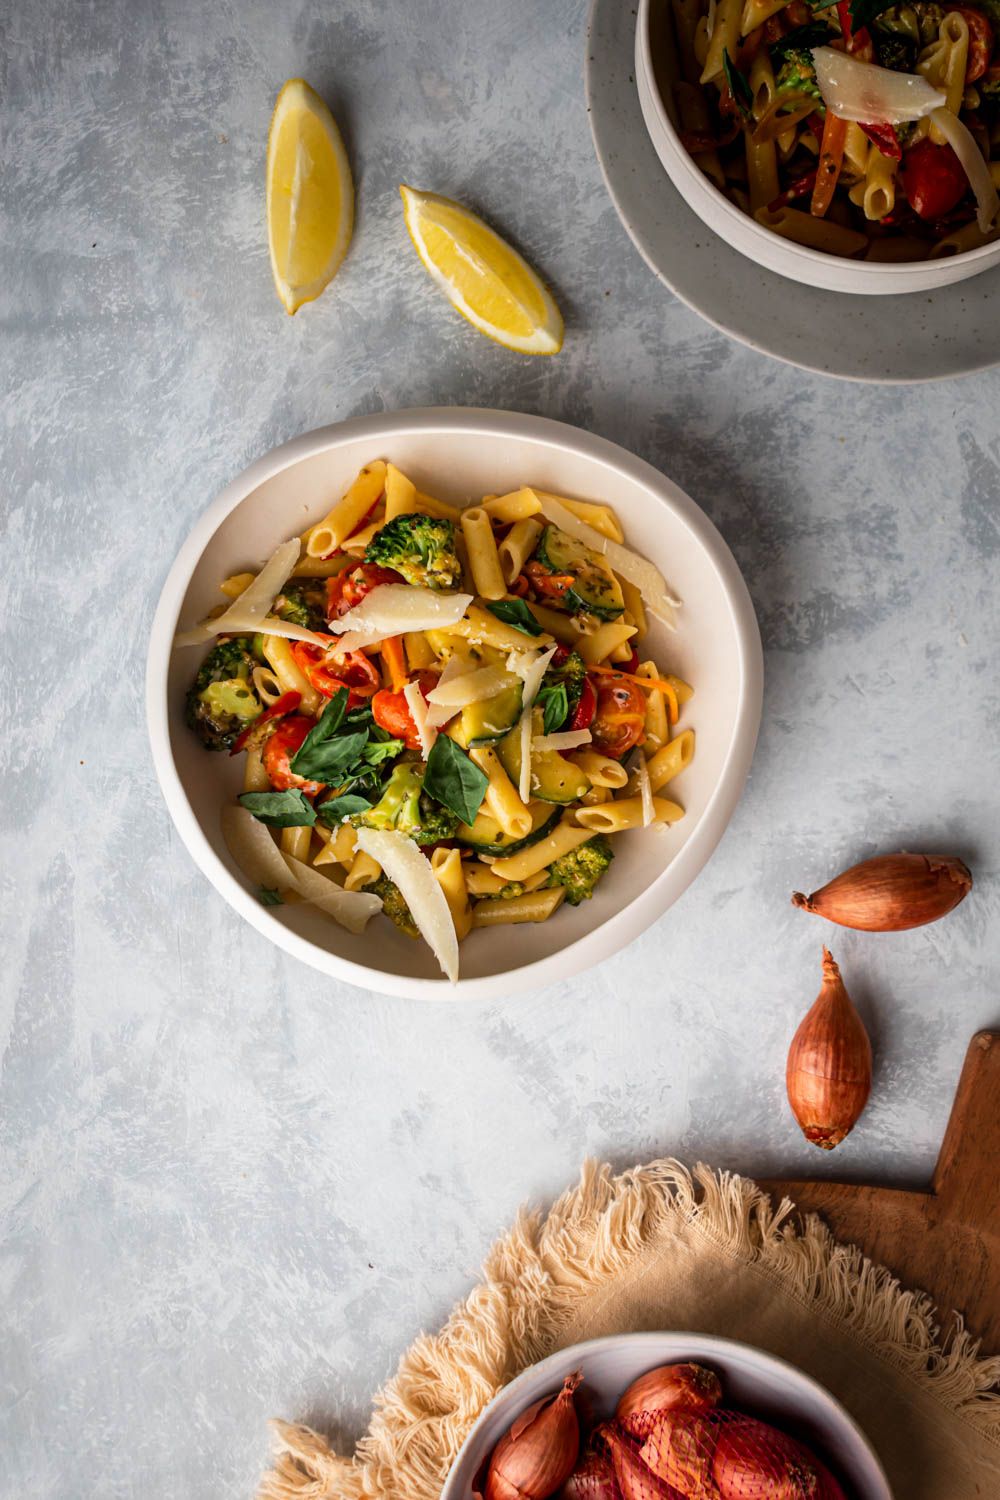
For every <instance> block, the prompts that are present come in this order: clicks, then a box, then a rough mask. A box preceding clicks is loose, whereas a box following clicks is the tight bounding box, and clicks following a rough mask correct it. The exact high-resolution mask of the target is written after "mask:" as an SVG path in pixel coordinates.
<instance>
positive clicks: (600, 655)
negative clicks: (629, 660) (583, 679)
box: [576, 620, 635, 666]
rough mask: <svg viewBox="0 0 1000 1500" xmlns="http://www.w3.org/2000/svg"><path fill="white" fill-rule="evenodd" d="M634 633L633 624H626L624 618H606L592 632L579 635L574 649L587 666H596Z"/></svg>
mask: <svg viewBox="0 0 1000 1500" xmlns="http://www.w3.org/2000/svg"><path fill="white" fill-rule="evenodd" d="M634 635H635V626H634V625H626V624H625V622H624V620H606V621H605V622H604V623H603V624H601V625H599V626H598V627H597V629H596V630H594V631H593V632H592V633H590V634H587V635H581V637H580V639H579V641H578V643H577V648H576V649H577V650H578V651H579V653H580V655H581V656H582V657H583V659H584V661H585V662H586V663H587V665H588V666H596V665H597V664H598V662H602V661H604V660H605V658H606V657H608V656H610V655H611V653H612V651H614V650H615V648H616V647H618V646H622V645H624V644H625V642H626V641H630V640H631V639H632V637H633V636H634Z"/></svg>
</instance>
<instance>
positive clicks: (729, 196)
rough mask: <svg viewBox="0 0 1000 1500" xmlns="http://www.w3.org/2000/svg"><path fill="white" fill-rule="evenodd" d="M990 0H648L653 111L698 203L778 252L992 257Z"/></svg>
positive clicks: (816, 281) (997, 118)
mask: <svg viewBox="0 0 1000 1500" xmlns="http://www.w3.org/2000/svg"><path fill="white" fill-rule="evenodd" d="M994 5H995V0H972V3H971V4H969V5H965V4H961V5H958V4H951V3H947V4H937V3H936V0H913V3H912V4H910V5H904V6H886V5H885V4H884V3H882V0H830V3H827V4H824V3H822V0H815V3H814V0H808V3H807V0H640V10H639V21H638V30H637V33H636V61H637V81H638V88H639V97H640V103H641V106H642V111H643V116H644V119H645V121H646V125H647V129H648V131H649V134H650V137H651V139H652V141H653V144H654V146H655V148H656V151H657V154H658V155H659V157H660V160H661V162H662V163H663V165H664V166H665V168H666V169H667V171H668V173H669V175H670V176H671V178H672V180H673V181H674V183H675V185H676V186H677V187H678V188H679V189H680V191H681V192H682V193H683V194H684V196H685V198H686V199H687V201H688V202H689V203H690V205H691V207H692V208H694V209H695V211H696V212H697V213H698V214H700V216H701V217H702V218H703V219H704V220H705V221H706V222H707V223H708V224H709V225H711V227H712V228H713V229H715V230H716V231H717V232H718V233H719V234H721V235H722V237H723V238H724V239H726V240H727V241H728V243H729V244H731V245H733V246H734V248H736V249H738V250H741V251H742V252H743V253H744V254H746V255H749V256H751V257H752V258H754V259H755V260H757V261H758V262H759V263H761V264H762V265H765V266H767V267H768V268H770V269H772V270H775V271H778V272H780V273H781V274H784V275H787V276H791V277H793V278H794V279H795V280H798V281H803V282H806V283H807V284H810V285H813V286H818V287H824V288H827V289H829V290H835V291H853V292H860V293H898V292H906V291H917V290H926V289H928V288H932V287H935V286H944V285H946V284H948V283H949V282H953V281H958V280H961V279H963V278H965V277H967V276H971V275H974V274H976V273H977V272H979V271H981V270H984V269H987V268H988V267H989V266H991V265H994V264H997V263H998V262H1000V222H998V209H1000V199H998V194H997V186H998V183H1000V49H998V47H997V43H996V35H997V34H996V32H995V30H994V19H997V20H1000V7H998V8H997V9H996V16H995V18H994V17H992V16H991V8H993V7H994ZM994 158H996V159H994Z"/></svg>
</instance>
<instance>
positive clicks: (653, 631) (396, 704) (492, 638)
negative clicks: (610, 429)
mask: <svg viewBox="0 0 1000 1500" xmlns="http://www.w3.org/2000/svg"><path fill="white" fill-rule="evenodd" d="M484 429H485V437H486V438H487V440H486V441H484ZM504 433H506V434H508V436H507V437H506V438H505V437H504V436H503V434H504ZM581 448H585V449H587V450H589V451H588V454H587V456H584V454H583V453H581V452H580V451H576V452H574V451H573V450H574V449H576V450H579V449H581ZM491 456H492V457H491ZM622 465H624V466H625V470H626V471H627V470H628V469H629V468H630V467H631V466H635V467H636V469H637V470H638V471H639V472H638V473H637V474H636V475H634V476H633V477H631V478H628V477H626V474H625V473H623V472H622V468H621V466H622ZM647 473H648V476H651V477H652V479H653V493H655V490H656V489H657V488H659V489H661V490H662V488H663V487H665V486H666V487H667V488H668V489H672V487H670V486H668V484H667V482H666V481H664V480H663V479H662V477H660V476H655V474H654V471H652V470H649V471H647V470H646V466H645V465H641V464H639V463H638V461H637V460H633V459H630V458H629V457H628V455H625V454H622V453H621V452H620V450H617V449H614V448H613V447H612V445H609V444H603V443H600V442H599V441H598V440H596V439H592V438H586V437H585V436H584V435H583V434H575V433H573V431H572V429H566V428H562V427H561V426H560V425H559V424H554V423H547V422H541V421H539V420H538V419H528V418H521V417H514V416H508V415H501V414H496V415H495V416H494V415H491V414H485V413H484V414H479V413H451V412H449V413H440V414H436V413H426V414H412V415H407V416H405V417H403V418H397V419H370V420H368V421H366V422H359V423H347V424H344V425H343V426H342V427H340V428H334V429H330V430H328V431H327V432H326V433H320V434H313V435H310V437H309V438H307V439H301V440H299V442H298V443H297V444H291V445H288V447H287V448H286V449H285V450H279V452H278V453H277V454H275V455H271V456H270V457H269V459H268V460H265V461H262V465H257V466H255V469H254V470H251V471H249V473H248V475H247V476H244V478H243V479H242V480H241V481H237V483H236V485H235V486H232V487H230V491H228V492H227V493H226V495H224V496H223V497H220V501H218V502H217V504H216V508H215V510H214V512H210V515H209V517H208V518H206V522H205V523H204V524H203V526H202V527H201V528H199V529H198V531H196V533H195V535H194V537H193V538H192V540H191V542H190V543H189V547H188V549H187V550H186V552H184V553H182V555H181V557H180V558H179V559H178V563H177V564H176V565H175V569H174V573H173V574H172V576H171V580H168V584H167V587H166V588H165V590H164V596H163V599H162V601H161V606H160V610H159V612H158V617H157V621H156V623H155V626H154V632H153V643H152V645H151V654H150V672H149V695H150V696H149V714H150V726H151V734H152V740H153V745H154V753H155V758H156V762H157V769H158V772H159V775H160V779H161V784H162V785H163V787H164V791H165V793H166V795H167V801H168V804H169V805H170V808H171V812H172V813H173V815H174V818H175V821H176V822H177V824H178V827H179V829H180V831H181V833H182V834H183V836H184V837H185V840H186V841H187V842H188V845H189V847H190V848H191V850H192V852H193V853H194V854H195V856H196V858H198V860H199V862H200V863H201V864H202V867H203V868H204V869H205V870H206V873H208V874H209V875H210V877H211V878H212V879H213V880H214V881H215V883H216V884H217V885H218V886H219V887H220V889H221V890H222V891H223V893H224V894H225V895H226V896H227V898H228V899H230V901H232V903H233V904H234V905H236V906H237V907H238V909H240V910H241V912H243V914H244V915H246V916H248V917H249V918H250V920H251V921H253V922H254V925H255V926H258V927H259V928H261V929H262V930H263V931H265V932H267V934H268V935H269V936H271V937H272V938H274V939H275V940H276V941H278V942H279V943H281V944H282V946H284V947H286V948H289V949H290V950H291V951H293V952H295V953H297V954H298V955H299V956H301V957H304V958H306V959H307V960H309V961H311V962H313V963H315V964H316V965H317V966H318V967H320V968H323V969H325V970H326V971H327V972H329V973H332V974H335V975H337V976H338V977H341V978H345V979H352V980H354V981H355V982H358V983H361V984H364V985H367V986H368V987H371V988H378V989H387V990H390V991H395V992H399V993H406V994H430V995H435V996H441V997H449V996H453V995H460V994H489V993H493V994H496V993H501V992H503V991H504V990H505V989H509V988H510V984H511V981H512V979H514V976H516V983H517V985H518V986H519V987H523V986H526V985H529V984H538V983H543V982H545V981H546V980H547V979H551V978H555V977H561V976H563V975H565V974H566V973H569V972H572V971H573V969H574V968H577V967H580V966H581V965H584V964H587V963H589V962H592V961H593V960H594V958H596V957H600V956H603V955H604V954H605V953H609V952H611V951H614V949H615V948H616V947H618V946H620V945H621V943H622V942H624V941H627V940H628V939H629V937H631V936H633V935H634V934H635V932H636V931H639V930H641V929H642V927H644V926H645V925H648V922H649V921H650V920H652V918H653V916H655V915H658V914H659V912H660V911H661V910H663V909H665V905H667V904H669V901H670V900H672V899H673V898H674V896H675V895H676V894H677V893H679V890H680V889H683V887H684V885H686V884H687V883H688V881H689V880H690V879H691V878H693V874H694V873H695V872H696V870H697V868H699V867H700V864H701V863H703V862H704V859H705V858H707V856H708V853H709V852H710V850H711V847H712V846H713V844H714V842H715V841H716V839H717V838H718V836H719V834H720V833H721V831H722V828H723V827H724V825H725V821H726V818H727V817H728V811H729V810H730V808H731V805H732V804H733V803H734V802H735V798H736V796H737V795H738V792H739V789H740V787H741V785H742V780H743V777H744V776H745V771H746V767H747V764H748V762H749V753H750V751H751V750H752V742H753V737H754V735H755V732H756V721H757V717H758V716H759V693H760V674H759V641H758V639H757V636H756V630H755V627H754V625H753V620H752V611H750V608H749V603H748V601H747V599H746V595H745V590H744V589H743V586H742V582H741V580H740V579H739V575H738V573H736V570H735V565H734V564H733V563H732V559H731V557H730V556H729V554H728V553H727V552H726V550H725V548H724V545H723V544H722V543H721V540H720V539H719V538H718V537H717V535H716V534H715V533H714V532H713V531H712V528H711V527H710V526H709V524H708V523H707V522H706V521H705V520H704V517H702V516H701V514H700V512H698V511H697V508H696V507H694V506H693V505H692V503H691V502H690V501H687V499H686V497H680V496H679V492H677V495H678V497H679V502H680V503H679V506H678V510H677V511H676V512H675V522H674V526H673V527H670V526H668V527H667V528H666V530H667V532H668V534H669V533H671V532H672V531H674V530H676V531H677V533H678V536H680V537H682V538H683V545H681V547H680V550H679V553H678V555H679V556H680V557H682V558H684V557H685V556H689V561H688V562H686V563H685V564H684V565H683V568H682V572H683V574H684V575H685V576H686V577H687V578H688V579H690V580H691V581H692V582H693V583H694V584H695V585H696V587H698V588H699V589H700V593H699V595H698V596H697V603H695V604H694V605H693V606H692V607H689V606H688V605H687V604H685V606H684V607H683V608H680V607H679V605H680V595H681V584H680V582H678V583H675V582H674V581H673V578H672V577H671V578H670V581H669V582H668V581H667V578H668V576H669V575H668V573H667V570H666V569H665V568H664V569H663V571H661V568H660V566H658V565H657V563H656V562H655V561H653V560H651V559H650V558H649V557H647V556H646V555H645V554H644V552H643V551H641V550H640V549H639V548H638V547H633V546H631V545H630V543H631V541H632V538H631V536H630V535H629V529H630V516H631V515H638V514H640V508H641V504H642V497H643V492H644V491H645V495H646V497H647V499H646V503H647V504H648V496H649V493H650V490H649V486H648V484H645V485H644V484H643V483H642V480H641V479H640V478H639V474H641V475H642V477H643V478H646V476H647ZM557 480H560V481H568V482H566V483H560V484H559V487H558V489H557V488H556V481H557ZM511 481H513V482H511ZM623 499H624V501H625V505H624V507H623V505H622V502H623ZM654 506H655V501H654ZM623 509H624V510H626V511H628V512H629V514H623V513H622V511H623ZM662 510H663V514H662V515H661V516H660V518H659V519H660V522H661V528H662V521H663V519H664V515H669V514H670V513H671V512H670V509H669V508H668V507H667V506H664V507H662ZM687 513H689V514H687ZM681 516H684V522H683V524H682V523H681ZM642 529H643V530H644V531H645V533H646V534H647V535H652V534H653V533H652V532H650V531H649V526H648V518H647V519H646V525H645V526H644V527H643V528H642ZM206 543H207V545H206ZM196 552H197V556H196V555H195V553H196ZM706 610H707V614H706V615H705V621H704V623H705V624H706V625H707V624H708V621H709V619H711V620H712V621H713V622H714V623H713V625H712V630H713V633H717V632H718V630H719V626H720V621H722V620H724V619H726V618H727V617H728V622H727V623H728V631H729V635H730V640H729V645H730V648H731V649H732V648H735V650H734V651H733V652H732V655H731V660H730V662H728V663H726V662H724V661H723V660H722V659H721V657H720V659H719V661H718V663H716V660H715V658H716V648H715V643H714V642H712V643H711V645H710V648H709V649H708V651H707V652H700V651H699V650H697V649H694V650H692V646H691V642H690V641H688V639H687V618H686V617H687V616H688V615H689V613H690V614H692V615H693V616H694V617H695V620H696V622H697V621H698V620H699V618H700V617H701V616H702V615H703V613H704V612H705V611H706ZM675 627H676V628H675ZM734 627H735V634H734ZM725 634H726V632H725V631H724V632H723V637H722V638H724V637H725ZM692 639H693V638H692ZM720 644H721V638H720ZM701 656H704V657H705V661H704V663H703V665H704V666H705V667H706V668H707V670H708V671H709V679H708V689H709V695H710V698H711V697H713V696H714V694H715V693H716V692H717V691H718V690H719V689H720V688H722V686H723V683H725V688H724V694H725V697H726V700H727V701H726V702H725V706H723V704H722V703H711V704H710V705H709V704H706V709H708V710H709V711H708V714H707V717H705V715H704V714H703V712H702V710H701V706H700V702H699V700H700V696H701V693H702V690H703V686H704V684H703V683H702V682H700V681H699V680H697V677H698V669H699V658H700V657H701ZM696 710H697V711H696ZM705 723H707V724H709V725H710V726H711V738H710V740H709V742H708V744H707V745H704V746H703V744H702V740H701V735H702V733H703V726H704V724H705ZM696 733H697V734H698V742H697V747H698V748H697V754H695V745H696ZM206 751H208V752H215V753H206ZM706 752H707V753H706ZM703 761H705V762H707V775H703V774H702V762H703ZM689 790H690V791H691V792H693V797H692V796H690V795H689ZM692 820H693V822H694V824H695V827H694V828H691V829H690V831H688V828H686V827H685V825H686V824H688V825H690V822H691V821H692ZM644 845H648V847H647V848H645V849H643V846H644ZM668 876H669V877H671V878H670V879H669V880H667V879H665V877H668ZM508 929H510V930H508ZM414 938H416V939H417V941H414ZM460 950H461V957H459V952H460Z"/></svg>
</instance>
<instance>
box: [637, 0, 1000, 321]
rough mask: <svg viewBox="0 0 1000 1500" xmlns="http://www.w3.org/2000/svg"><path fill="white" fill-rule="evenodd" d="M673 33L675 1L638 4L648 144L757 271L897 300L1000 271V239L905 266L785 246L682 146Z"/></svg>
mask: <svg viewBox="0 0 1000 1500" xmlns="http://www.w3.org/2000/svg"><path fill="white" fill-rule="evenodd" d="M674 45H675V44H674V32H673V26H672V24H671V20H670V14H669V0H639V12H638V17H637V20H636V31H635V79H636V87H637V89H638V92H639V104H640V106H641V108H642V116H643V119H644V120H645V122H646V129H647V130H648V132H649V138H650V140H651V141H652V143H653V146H654V148H655V150H656V154H657V156H658V157H659V158H660V161H661V162H662V163H663V166H664V168H665V169H666V171H667V174H668V176H669V177H670V180H671V182H672V183H673V184H674V186H675V187H676V188H677V190H678V192H679V193H680V194H681V195H682V197H683V198H684V200H685V202H686V203H688V204H689V205H690V207H691V208H692V209H693V210H694V212H695V213H696V214H697V215H698V216H699V218H701V219H702V220H703V221H704V222H705V223H706V224H707V225H708V227H709V228H710V229H713V230H714V231H715V232H716V234H719V235H721V236H722V238H723V239H724V240H725V241H726V243H727V244H729V245H732V247H733V249H734V250H739V251H741V252H742V254H743V255H747V256H749V257H750V259H751V260H754V261H756V262H757V263H758V265H761V266H766V267H767V268H768V270H771V271H777V272H778V273H779V274H780V275H782V276H789V277H791V279H792V280H793V281H801V282H804V283H805V285H806V286H817V287H822V288H823V289H824V290H826V291H830V292H855V293H861V294H863V295H872V296H886V295H890V296H894V295H896V294H898V293H901V292H926V291H930V290H932V289H935V288H938V287H943V286H949V285H950V284H951V283H952V282H955V281H964V280H965V279H966V277H969V276H977V275H978V274H979V272H980V271H986V270H988V269H989V268H990V267H991V266H995V265H998V264H1000V240H995V241H994V242H993V244H991V245H982V246H980V248H979V249H978V250H968V251H966V252H965V253H964V254H963V255H951V256H947V257H943V258H942V259H940V260H920V261H904V262H901V263H899V264H896V265H889V264H879V263H877V262H874V261H857V260H846V259H844V258H842V257H841V256H838V255H824V254H823V252H822V251H820V250H809V249H807V248H806V246H804V245H795V244H793V243H792V241H791V240H786V239H782V237H781V236H780V235H777V234H774V233H772V232H771V230H769V229H765V228H764V227H763V225H761V224H758V223H757V221H756V220H755V219H752V218H751V217H750V215H749V214H745V213H743V212H742V210H741V209H739V208H737V207H736V205H735V203H730V201H729V199H728V198H727V197H726V195H725V194H724V193H722V192H720V190H719V189H718V188H717V187H716V186H715V184H714V183H713V182H711V181H710V180H709V179H708V178H707V177H706V176H705V174H704V172H702V171H701V169H700V168H699V167H698V166H697V164H696V163H695V161H694V160H693V159H692V157H691V156H690V155H689V154H688V152H687V151H686V150H685V149H684V147H683V145H682V144H681V139H680V136H679V135H678V133H677V129H676V126H675V123H674V120H673V119H672V118H671V110H672V107H673V106H672V103H668V91H667V90H666V89H665V88H664V87H663V83H662V78H661V72H662V66H663V64H662V61H661V62H660V64H659V66H658V63H657V59H661V60H662V59H664V58H667V57H669V56H670V55H671V54H672V53H673V49H674Z"/></svg>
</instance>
